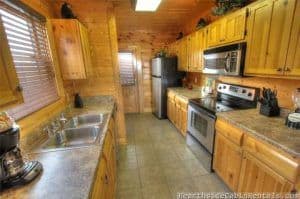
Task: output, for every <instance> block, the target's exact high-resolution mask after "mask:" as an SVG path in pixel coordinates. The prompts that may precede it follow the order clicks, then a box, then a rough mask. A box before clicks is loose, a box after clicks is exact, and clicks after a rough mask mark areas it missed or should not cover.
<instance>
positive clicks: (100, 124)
mask: <svg viewBox="0 0 300 199" xmlns="http://www.w3.org/2000/svg"><path fill="white" fill-rule="evenodd" d="M107 117H108V114H83V115H78V116H75V117H72V118H71V119H68V120H67V122H66V124H65V125H64V129H63V132H59V133H63V135H64V142H61V141H60V140H59V139H57V136H50V137H49V139H48V140H47V141H46V142H45V143H44V144H42V150H49V149H50V150H51V149H58V148H72V147H79V146H88V145H91V144H95V143H96V142H97V141H98V140H99V138H100V136H101V134H102V133H103V128H104V125H105V123H106V120H107Z"/></svg>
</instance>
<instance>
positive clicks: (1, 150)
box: [0, 124, 43, 191]
mask: <svg viewBox="0 0 300 199" xmlns="http://www.w3.org/2000/svg"><path fill="white" fill-rule="evenodd" d="M19 139H20V130H19V127H18V126H17V125H16V124H14V125H13V126H12V128H11V129H9V130H7V131H4V132H0V191H2V190H3V189H5V188H9V187H12V186H20V185H24V184H27V183H29V182H31V181H32V180H33V179H35V178H36V177H37V176H38V175H39V174H40V173H41V172H42V170H43V167H42V164H41V163H39V162H37V161H28V162H25V161H24V160H23V158H22V154H21V151H20V149H19V147H18V144H19Z"/></svg>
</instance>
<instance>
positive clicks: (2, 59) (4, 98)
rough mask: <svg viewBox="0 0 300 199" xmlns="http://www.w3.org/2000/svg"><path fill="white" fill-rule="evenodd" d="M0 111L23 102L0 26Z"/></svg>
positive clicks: (4, 36)
mask: <svg viewBox="0 0 300 199" xmlns="http://www.w3.org/2000/svg"><path fill="white" fill-rule="evenodd" d="M0 77H1V83H0V110H1V109H3V108H8V107H10V106H13V105H17V104H20V103H22V102H23V95H22V92H21V87H20V84H19V79H18V77H17V73H16V70H15V66H14V63H13V60H12V56H11V53H10V50H9V46H8V41H7V39H6V35H5V32H4V29H3V27H2V25H1V24H0Z"/></svg>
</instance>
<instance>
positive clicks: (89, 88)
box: [52, 0, 126, 142]
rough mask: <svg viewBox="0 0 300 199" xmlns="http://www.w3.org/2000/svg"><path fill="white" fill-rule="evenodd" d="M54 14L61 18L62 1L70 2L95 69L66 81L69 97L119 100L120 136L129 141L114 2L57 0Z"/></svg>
mask: <svg viewBox="0 0 300 199" xmlns="http://www.w3.org/2000/svg"><path fill="white" fill-rule="evenodd" d="M52 2H53V6H54V11H55V17H56V18H60V8H61V5H62V4H63V2H68V3H69V4H70V5H71V7H72V10H73V12H74V14H75V15H76V16H77V18H78V20H79V21H80V22H81V23H82V24H83V25H85V26H86V27H87V29H88V36H89V42H90V47H91V49H90V50H91V58H92V68H90V69H89V70H88V74H87V76H88V78H87V79H86V80H76V81H64V88H65V90H66V93H67V96H68V99H69V100H73V97H74V93H76V92H79V93H80V94H81V95H82V96H95V95H113V96H115V97H116V99H117V104H118V113H117V124H118V127H119V138H120V141H121V142H126V131H125V129H126V128H125V120H124V113H123V100H122V94H120V93H119V90H120V88H119V87H120V84H119V71H118V70H119V67H118V62H117V61H116V60H117V49H118V47H117V45H118V44H117V33H116V24H115V17H114V10H113V7H112V4H111V3H110V2H108V1H100V0H88V1H86V0H54V1H52Z"/></svg>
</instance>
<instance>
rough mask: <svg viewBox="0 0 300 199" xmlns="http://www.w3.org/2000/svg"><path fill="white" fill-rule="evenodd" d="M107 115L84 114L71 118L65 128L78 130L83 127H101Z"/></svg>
mask: <svg viewBox="0 0 300 199" xmlns="http://www.w3.org/2000/svg"><path fill="white" fill-rule="evenodd" d="M106 117H107V114H83V115H78V116H75V117H73V118H71V119H70V120H69V121H68V123H67V124H66V125H65V128H78V127H81V126H97V125H101V124H102V123H103V121H104V119H105V118H106Z"/></svg>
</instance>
